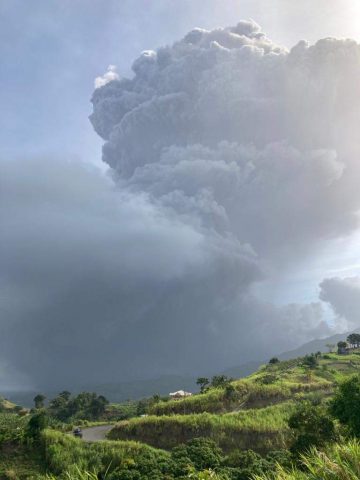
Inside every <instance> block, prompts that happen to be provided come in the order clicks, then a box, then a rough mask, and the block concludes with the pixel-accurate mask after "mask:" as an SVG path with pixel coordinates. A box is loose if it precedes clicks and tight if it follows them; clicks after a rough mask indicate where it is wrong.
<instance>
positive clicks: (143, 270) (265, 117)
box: [0, 22, 360, 386]
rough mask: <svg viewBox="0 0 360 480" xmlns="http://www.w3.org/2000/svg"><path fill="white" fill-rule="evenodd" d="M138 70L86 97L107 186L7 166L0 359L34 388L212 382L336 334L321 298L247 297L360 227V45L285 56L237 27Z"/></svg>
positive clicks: (337, 44)
mask: <svg viewBox="0 0 360 480" xmlns="http://www.w3.org/2000/svg"><path fill="white" fill-rule="evenodd" d="M133 71H134V76H133V78H131V79H126V78H116V75H117V74H116V72H115V70H114V68H112V69H111V70H110V71H109V72H107V73H106V74H105V75H104V77H99V78H98V79H97V80H96V87H98V88H96V90H95V92H94V95H93V99H92V101H93V105H94V112H93V114H92V115H91V122H92V124H93V125H94V128H95V130H96V132H97V133H98V134H99V135H101V136H102V137H103V139H104V140H105V143H104V147H103V159H104V161H105V162H106V163H107V164H108V165H109V166H110V167H111V169H110V170H111V172H112V173H111V179H110V178H105V177H103V176H102V175H101V174H100V173H99V172H97V171H94V170H89V169H88V168H87V167H85V166H84V165H80V164H74V163H66V162H55V163H54V162H49V161H46V160H43V161H40V160H39V161H28V162H25V163H21V162H6V163H5V164H4V165H3V168H4V178H5V182H4V183H5V188H4V191H3V196H4V201H3V202H2V204H1V208H2V212H1V215H2V218H3V222H4V227H5V231H6V235H5V236H4V237H3V238H2V239H1V249H2V253H3V255H4V257H3V258H5V264H4V267H5V268H4V275H3V283H4V292H5V294H4V302H3V303H4V307H3V308H4V311H6V312H7V314H6V315H5V320H4V321H3V324H2V329H3V332H4V335H2V336H1V340H0V342H1V352H2V355H3V356H4V358H6V359H11V361H12V364H13V365H14V368H16V369H18V370H19V371H20V372H25V373H27V374H28V375H29V376H30V377H31V378H32V379H33V381H34V382H35V383H36V384H38V385H41V384H44V383H47V384H55V385H64V386H66V384H68V385H69V384H71V383H75V382H78V381H79V380H81V381H82V383H84V380H89V379H91V380H94V381H110V380H119V379H123V378H127V377H130V376H132V375H136V376H147V375H153V374H159V373H171V372H177V373H191V374H194V375H196V374H199V373H202V372H205V373H208V372H209V373H211V372H212V371H214V370H216V371H219V370H221V368H223V367H226V366H230V365H233V364H240V363H241V362H243V361H247V360H251V359H254V358H259V357H261V358H263V357H266V356H267V355H270V354H274V353H278V352H279V351H280V350H285V349H290V348H291V347H293V346H295V345H297V344H299V343H300V342H302V341H306V340H307V339H309V338H312V337H313V336H319V335H323V334H326V333H328V332H329V327H328V326H327V323H326V321H325V314H324V312H323V309H322V306H321V303H320V302H317V303H312V304H309V305H298V304H291V305H283V306H276V305H274V304H271V303H269V302H265V301H263V300H262V299H261V298H259V297H257V296H256V294H255V291H256V289H255V287H256V286H257V285H259V284H260V283H261V282H262V281H263V280H264V279H267V282H269V281H270V280H271V278H272V277H273V276H276V277H281V275H290V274H291V272H294V271H296V269H298V268H300V266H301V265H302V263H303V262H304V261H305V260H307V261H308V260H309V258H311V255H316V254H318V252H320V251H321V250H322V249H323V247H324V246H326V245H327V243H328V242H329V241H331V239H333V238H336V237H338V236H340V235H341V236H343V235H345V234H348V233H350V232H352V231H353V230H354V229H356V228H357V226H358V221H357V211H358V209H359V207H360V193H359V192H358V188H357V185H358V181H359V168H358V166H357V160H358V154H359V145H358V139H357V131H356V130H357V129H356V126H357V125H358V123H359V120H360V100H359V99H360V96H359V93H360V83H359V81H358V79H359V74H360V46H358V45H357V44H356V43H355V42H353V41H350V40H334V39H325V40H321V41H319V42H318V43H317V44H316V45H314V46H309V45H307V44H306V43H305V42H300V43H299V44H298V45H296V46H295V47H294V48H293V49H292V50H291V51H287V50H285V49H284V48H282V47H279V46H277V45H275V44H274V43H273V42H272V41H271V40H269V39H268V38H267V37H266V36H265V35H264V34H263V33H262V32H261V29H260V27H259V26H258V25H256V24H255V23H253V22H240V23H239V24H238V25H237V26H236V27H232V28H227V29H217V30H214V31H205V30H201V29H196V30H193V31H192V32H190V33H189V34H187V35H186V36H185V37H184V38H183V39H182V40H181V41H179V42H177V43H175V44H174V45H173V46H171V47H163V48H160V49H158V50H157V51H156V52H155V51H146V52H143V54H142V55H141V56H140V57H139V58H138V59H137V60H136V61H135V62H134V64H133ZM289 272H290V273H289ZM324 295H325V294H324V293H323V298H324V299H325V300H327V298H326V297H325V296H324ZM19 299H20V300H19ZM5 338H6V339H7V340H6V341H5V340H4V339H5ZM9 339H11V340H12V342H14V341H15V340H14V339H16V344H17V345H18V348H17V349H16V351H14V348H13V346H11V342H9ZM254 345H256V349H254ZM55 369H56V373H57V377H56V378H55V377H54V370H55Z"/></svg>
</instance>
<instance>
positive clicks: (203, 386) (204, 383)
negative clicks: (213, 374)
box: [196, 377, 210, 393]
mask: <svg viewBox="0 0 360 480" xmlns="http://www.w3.org/2000/svg"><path fill="white" fill-rule="evenodd" d="M209 383H210V382H209V379H208V378H206V377H199V378H198V379H197V380H196V385H199V387H200V393H204V392H206V390H207V389H208V387H209Z"/></svg>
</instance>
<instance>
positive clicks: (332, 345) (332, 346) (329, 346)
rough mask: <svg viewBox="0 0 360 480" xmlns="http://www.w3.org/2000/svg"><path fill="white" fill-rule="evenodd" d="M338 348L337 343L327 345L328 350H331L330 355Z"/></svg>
mask: <svg viewBox="0 0 360 480" xmlns="http://www.w3.org/2000/svg"><path fill="white" fill-rule="evenodd" d="M335 347H336V345H335V343H327V344H326V348H327V349H328V350H329V353H331V352H332V351H333V350H334V348H335Z"/></svg>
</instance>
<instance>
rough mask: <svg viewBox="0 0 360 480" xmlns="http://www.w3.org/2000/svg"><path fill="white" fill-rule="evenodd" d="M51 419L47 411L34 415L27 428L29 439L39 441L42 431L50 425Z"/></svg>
mask: <svg viewBox="0 0 360 480" xmlns="http://www.w3.org/2000/svg"><path fill="white" fill-rule="evenodd" d="M48 422H49V419H48V416H47V414H46V412H45V411H41V412H39V413H36V414H35V415H33V416H32V417H31V418H30V420H29V422H28V424H27V427H26V434H27V436H28V437H29V438H32V439H34V440H37V439H38V438H39V436H40V433H41V432H42V430H44V429H45V428H46V427H47V425H48Z"/></svg>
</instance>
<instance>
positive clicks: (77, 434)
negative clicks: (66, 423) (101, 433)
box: [73, 427, 83, 438]
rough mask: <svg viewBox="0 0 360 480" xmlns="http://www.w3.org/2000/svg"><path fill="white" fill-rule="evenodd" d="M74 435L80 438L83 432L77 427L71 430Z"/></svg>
mask: <svg viewBox="0 0 360 480" xmlns="http://www.w3.org/2000/svg"><path fill="white" fill-rule="evenodd" d="M73 434H74V437H79V438H82V436H83V434H82V431H81V428H79V427H77V428H75V429H74V430H73Z"/></svg>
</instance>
